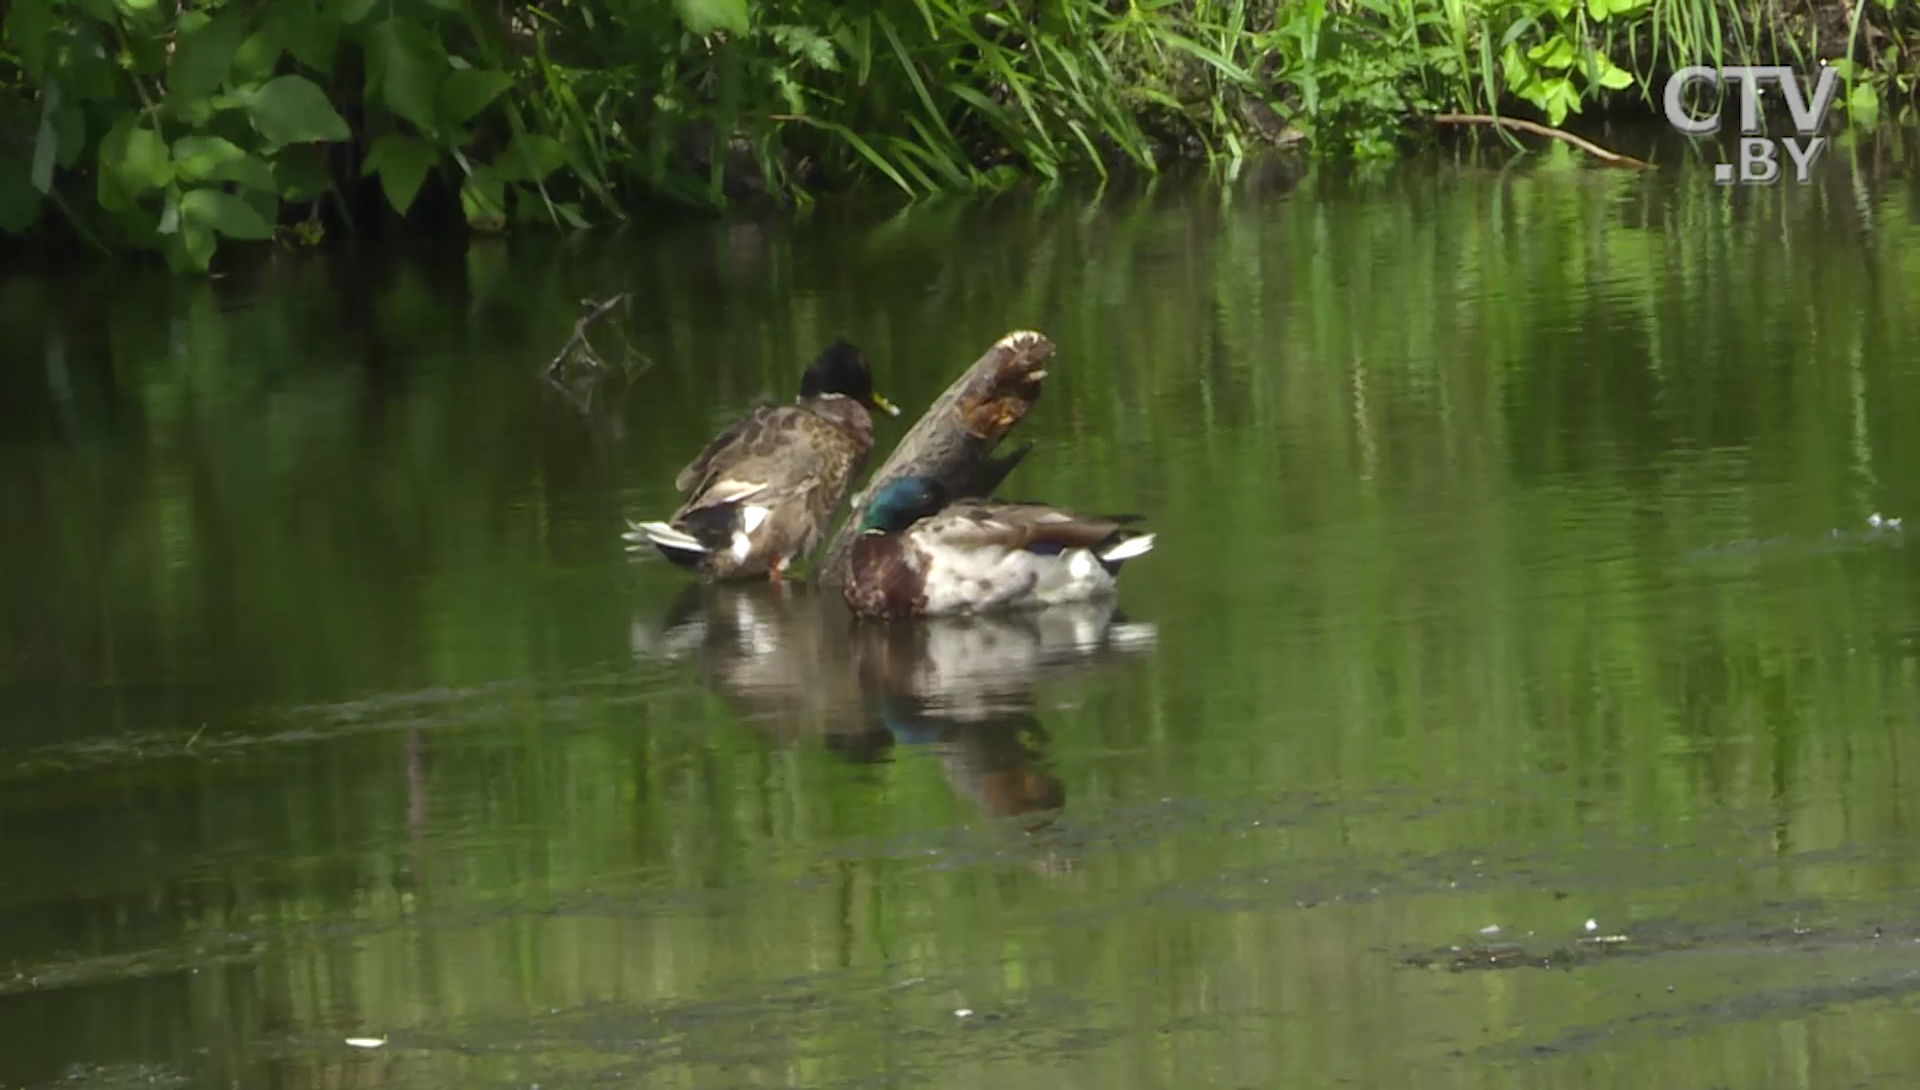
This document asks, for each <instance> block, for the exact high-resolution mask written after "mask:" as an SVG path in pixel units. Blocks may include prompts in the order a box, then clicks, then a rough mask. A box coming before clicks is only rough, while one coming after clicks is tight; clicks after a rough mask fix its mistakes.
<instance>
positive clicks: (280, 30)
mask: <svg viewBox="0 0 1920 1090" xmlns="http://www.w3.org/2000/svg"><path fill="white" fill-rule="evenodd" d="M261 30H262V31H264V32H265V33H267V34H270V35H271V36H272V38H273V40H274V41H276V42H279V43H280V44H281V45H282V46H284V47H285V48H286V51H287V52H289V53H291V54H293V59H294V60H297V61H299V62H300V63H301V64H304V65H306V66H307V67H308V68H311V69H313V70H314V71H316V72H322V73H328V74H331V73H332V72H333V55H334V53H335V51H336V50H337V49H338V47H339V44H340V16H339V15H338V14H337V13H335V12H332V11H324V10H321V8H320V7H319V6H317V5H316V4H315V3H314V0H280V2H276V3H273V4H271V5H269V6H268V10H267V15H266V18H265V19H263V20H262V23H261ZM263 78H264V77H263Z"/></svg>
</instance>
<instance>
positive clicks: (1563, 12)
mask: <svg viewBox="0 0 1920 1090" xmlns="http://www.w3.org/2000/svg"><path fill="white" fill-rule="evenodd" d="M1547 10H1548V11H1551V12H1553V14H1554V16H1555V17H1556V18H1558V19H1559V20H1560V21H1561V22H1563V23H1564V22H1566V21H1567V20H1568V19H1570V18H1572V17H1573V0H1547Z"/></svg>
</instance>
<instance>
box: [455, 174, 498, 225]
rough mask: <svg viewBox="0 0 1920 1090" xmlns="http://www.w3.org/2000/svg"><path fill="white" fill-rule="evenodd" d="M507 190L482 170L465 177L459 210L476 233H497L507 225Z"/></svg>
mask: <svg viewBox="0 0 1920 1090" xmlns="http://www.w3.org/2000/svg"><path fill="white" fill-rule="evenodd" d="M506 198H507V189H506V186H505V185H504V184H503V183H502V182H501V181H500V179H498V178H495V177H492V176H491V175H489V174H488V173H487V172H486V171H485V170H484V169H483V170H477V171H475V172H474V173H472V174H469V175H468V176H467V180H466V182H465V183H464V184H462V185H461V186H460V208H461V210H462V211H464V212H465V213H466V214H467V223H468V225H469V226H471V227H473V228H474V229H475V230H477V231H498V230H500V229H501V228H502V227H505V226H506V224H507V199H506Z"/></svg>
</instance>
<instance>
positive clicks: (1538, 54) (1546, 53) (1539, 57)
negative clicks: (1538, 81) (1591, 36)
mask: <svg viewBox="0 0 1920 1090" xmlns="http://www.w3.org/2000/svg"><path fill="white" fill-rule="evenodd" d="M1527 59H1528V60H1530V61H1532V62H1533V63H1535V64H1537V65H1539V66H1540V67H1542V68H1552V69H1565V68H1572V67H1573V43H1571V42H1569V41H1567V38H1566V35H1564V34H1555V35H1554V36H1553V37H1551V38H1548V39H1547V40H1546V41H1544V42H1541V43H1540V44H1539V45H1536V46H1534V47H1533V48H1532V49H1529V50H1527Z"/></svg>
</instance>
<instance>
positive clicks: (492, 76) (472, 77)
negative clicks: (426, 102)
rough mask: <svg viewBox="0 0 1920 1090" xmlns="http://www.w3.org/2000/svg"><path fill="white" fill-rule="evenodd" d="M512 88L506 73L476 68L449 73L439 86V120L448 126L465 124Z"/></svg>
mask: <svg viewBox="0 0 1920 1090" xmlns="http://www.w3.org/2000/svg"><path fill="white" fill-rule="evenodd" d="M511 86H513V77H512V76H509V75H507V74H506V73H505V72H489V71H484V70H482V69H478V68H466V69H461V70H459V71H455V72H450V73H448V75H447V78H446V82H444V83H442V84H441V85H440V117H441V118H442V119H443V120H444V121H446V123H447V124H449V125H464V124H466V123H467V122H468V121H469V120H470V119H471V118H472V117H473V116H474V115H475V114H477V113H479V112H480V111H481V110H484V109H486V108H487V104H488V103H489V102H492V101H493V100H494V99H495V98H496V97H498V96H499V94H500V92H502V91H505V90H506V89H507V88H508V87H511Z"/></svg>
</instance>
